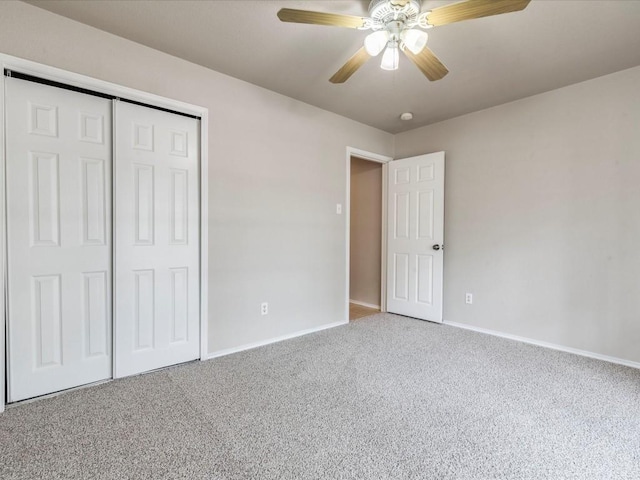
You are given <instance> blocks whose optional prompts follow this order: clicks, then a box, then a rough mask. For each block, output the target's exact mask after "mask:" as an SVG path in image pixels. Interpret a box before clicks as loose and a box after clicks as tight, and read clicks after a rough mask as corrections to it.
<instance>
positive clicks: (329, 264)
mask: <svg viewBox="0 0 640 480" xmlns="http://www.w3.org/2000/svg"><path fill="white" fill-rule="evenodd" d="M0 52H1V53H5V54H9V55H14V56H17V57H22V58H26V59H29V60H34V61H37V62H41V63H45V64H48V65H53V66H56V67H59V68H63V69H65V70H70V71H73V72H78V73H82V74H85V75H89V76H92V77H95V78H99V79H102V80H107V81H111V82H114V83H118V84H121V85H125V86H128V87H132V88H136V89H139V90H144V91H148V92H151V93H155V94H158V95H162V96H166V97H169V98H174V99H178V100H181V101H184V102H189V103H193V104H197V105H201V106H204V107H207V108H208V109H209V114H210V129H209V150H210V154H209V158H208V159H207V160H208V162H209V239H210V240H209V245H208V248H209V259H210V260H209V278H210V284H209V333H210V335H209V351H210V352H215V351H219V350H223V349H228V348H234V347H238V346H241V345H245V344H249V343H253V342H261V341H265V340H269V339H271V338H274V337H278V336H283V335H289V334H292V333H295V332H298V331H301V330H304V329H309V328H315V327H320V326H322V325H326V324H329V323H332V322H337V321H342V320H344V319H345V315H344V313H345V305H346V302H347V298H346V292H347V285H346V278H345V262H346V249H347V246H346V244H345V242H346V230H345V229H346V215H336V213H335V211H336V204H337V203H342V204H345V201H346V199H345V194H346V192H345V190H346V189H345V185H346V171H345V155H346V147H347V146H351V147H355V148H360V149H363V150H367V151H371V152H376V153H380V154H385V155H391V154H392V149H393V137H392V135H390V134H387V133H384V132H382V131H380V130H376V129H374V128H371V127H367V126H365V125H362V124H360V123H357V122H354V121H351V120H348V119H346V118H344V117H340V116H338V115H335V114H332V113H329V112H327V111H324V110H320V109H318V108H315V107H312V106H310V105H307V104H304V103H301V102H298V101H296V100H293V99H291V98H287V97H284V96H282V95H279V94H276V93H273V92H270V91H268V90H265V89H262V88H259V87H256V86H254V85H251V84H248V83H246V82H242V81H239V80H236V79H233V78H231V77H228V76H225V75H222V74H219V73H217V72H214V71H212V70H208V69H206V68H203V67H201V66H198V65H195V64H192V63H189V62H186V61H183V60H180V59H178V58H175V57H172V56H170V55H166V54H164V53H161V52H158V51H155V50H152V49H150V48H147V47H144V46H142V45H139V44H136V43H133V42H130V41H128V40H125V39H122V38H119V37H116V36H113V35H110V34H107V33H105V32H102V31H100V30H97V29H95V28H92V27H88V26H86V25H82V24H80V23H77V22H74V21H71V20H68V19H66V18H64V17H60V16H57V15H54V14H52V13H49V12H46V11H44V10H42V9H39V8H36V7H33V6H30V5H27V4H25V3H21V2H13V1H6V2H0ZM265 301H267V302H269V315H268V316H266V317H265V316H261V315H260V303H261V302H265Z"/></svg>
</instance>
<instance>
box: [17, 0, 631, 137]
mask: <svg viewBox="0 0 640 480" xmlns="http://www.w3.org/2000/svg"><path fill="white" fill-rule="evenodd" d="M27 1H28V3H31V4H33V5H37V6H39V7H41V8H44V9H46V10H49V11H51V12H54V13H57V14H60V15H63V16H66V17H69V18H71V19H74V20H77V21H79V22H82V23H86V24H88V25H92V26H94V27H97V28H99V29H101V30H105V31H107V32H111V33H113V34H115V35H119V36H121V37H125V38H128V39H130V40H133V41H135V42H138V43H141V44H144V45H147V46H149V47H152V48H155V49H157V50H161V51H163V52H166V53H169V54H171V55H175V56H177V57H181V58H184V59H186V60H189V61H191V62H194V63H198V64H200V65H204V66H206V67H209V68H211V69H213V70H216V71H218V72H222V73H225V74H228V75H231V76H233V77H236V78H239V79H242V80H245V81H247V82H250V83H253V84H255V85H259V86H262V87H265V88H268V89H270V90H274V91H276V92H279V93H282V94H283V95H287V96H289V97H293V98H296V99H298V100H302V101H303V102H307V103H310V104H312V105H316V106H318V107H320V108H323V109H326V110H330V111H332V112H335V113H338V114H340V115H344V116H345V117H349V118H352V119H354V120H357V121H359V122H362V123H365V124H367V125H371V126H374V127H377V128H380V129H382V130H385V131H388V132H391V133H397V132H401V131H405V130H410V129H412V128H416V127H418V126H422V125H426V124H430V123H434V122H437V121H440V120H444V119H447V118H451V117H455V116H458V115H461V114H464V113H468V112H472V111H476V110H480V109H483V108H487V107H491V106H494V105H499V104H502V103H505V102H509V101H512V100H515V99H518V98H523V97H527V96H530V95H534V94H537V93H540V92H544V91H548V90H553V89H556V88H559V87H562V86H565V85H570V84H573V83H577V82H580V81H584V80H587V79H590V78H595V77H598V76H601V75H606V74H608V73H612V72H616V71H619V70H623V69H626V68H630V67H634V66H637V65H640V1H638V0H603V1H599V0H576V1H573V0H533V1H532V2H531V4H529V6H528V7H527V8H526V9H525V10H524V11H522V12H517V13H509V14H504V15H498V16H494V17H488V18H481V19H475V20H469V21H465V22H460V23H456V24H451V25H446V26H442V27H436V28H433V29H431V30H429V44H428V45H429V47H430V48H431V50H433V52H434V53H436V55H438V57H439V58H440V59H441V60H442V62H443V63H444V64H445V65H446V66H447V67H448V68H449V70H450V73H449V74H448V75H447V76H446V77H444V79H442V80H439V81H437V82H429V81H428V80H427V79H426V78H425V77H424V76H423V75H422V74H421V73H420V71H419V70H418V69H417V68H416V67H415V66H414V65H412V64H411V63H409V61H408V59H406V58H404V57H403V58H401V61H400V68H399V69H398V70H396V71H393V72H388V71H384V70H381V69H380V68H379V59H377V58H375V59H372V60H371V61H369V63H367V64H366V65H365V66H364V67H362V68H361V69H360V70H359V71H357V72H356V73H355V74H354V75H353V76H352V77H351V79H350V80H349V81H347V83H345V84H343V85H334V84H331V83H329V81H328V79H329V77H331V75H333V73H334V72H335V71H336V70H337V69H338V68H339V67H340V66H341V65H342V64H343V63H344V62H345V61H346V60H347V59H348V58H349V57H350V56H351V55H352V54H353V53H354V52H355V51H356V50H357V49H359V48H360V47H361V46H362V41H363V39H364V37H365V36H366V35H367V33H368V32H366V31H359V30H351V29H343V28H338V27H325V26H318V25H303V24H292V23H282V22H280V21H279V20H278V18H277V17H276V12H277V11H278V10H279V9H280V8H281V7H287V8H300V9H306V10H315V11H322V12H334V13H346V14H351V15H358V16H367V7H368V3H369V2H368V1H367V0H343V1H335V0H331V1H315V0H229V1H226V0H213V1H202V0H196V1H191V0H165V1H150V0H137V1H130V0H111V1H101V0H84V1H76V0H27ZM447 3H453V2H450V1H430V0H425V1H423V10H425V9H431V8H434V7H436V6H440V5H443V4H447ZM402 112H412V113H413V114H414V119H413V120H411V121H409V122H403V121H401V120H399V115H400V113H402Z"/></svg>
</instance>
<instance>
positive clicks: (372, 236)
mask: <svg viewBox="0 0 640 480" xmlns="http://www.w3.org/2000/svg"><path fill="white" fill-rule="evenodd" d="M350 219H351V232H350V243H351V246H350V247H351V248H350V254H349V263H350V265H349V273H350V282H349V298H350V299H351V300H355V301H358V302H364V303H368V304H370V305H378V306H379V305H380V263H381V257H380V255H381V251H380V250H381V245H382V239H381V236H382V164H381V163H376V162H370V161H367V160H363V159H361V158H356V157H351V215H350Z"/></svg>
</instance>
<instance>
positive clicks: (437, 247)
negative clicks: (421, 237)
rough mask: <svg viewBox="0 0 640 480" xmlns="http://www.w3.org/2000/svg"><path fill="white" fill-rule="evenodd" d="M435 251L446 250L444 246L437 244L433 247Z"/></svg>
mask: <svg viewBox="0 0 640 480" xmlns="http://www.w3.org/2000/svg"><path fill="white" fill-rule="evenodd" d="M433 249H434V250H440V249H442V250H444V245H438V244H437V243H436V244H435V245H434V246H433Z"/></svg>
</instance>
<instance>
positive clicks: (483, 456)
mask: <svg viewBox="0 0 640 480" xmlns="http://www.w3.org/2000/svg"><path fill="white" fill-rule="evenodd" d="M0 478H2V479H3V480H9V479H59V478H65V479H124V478H127V479H147V478H148V479H164V478H171V479H178V478H184V479H204V478H206V479H494V478H504V479H545V478H548V479H640V371H638V370H634V369H631V368H626V367H621V366H616V365H612V364H608V363H604V362H599V361H596V360H590V359H586V358H581V357H577V356H573V355H570V354H565V353H561V352H556V351H552V350H546V349H542V348H538V347H534V346H529V345H525V344H521V343H517V342H513V341H509V340H504V339H500V338H494V337H490V336H486V335H482V334H478V333H473V332H468V331H464V330H460V329H456V328H453V327H447V326H440V325H434V324H429V323H426V322H421V321H417V320H412V319H407V318H403V317H398V316H394V315H385V314H378V315H375V316H373V317H369V318H367V319H363V320H358V321H357V322H354V323H351V324H349V325H346V326H343V327H338V328H335V329H331V330H327V331H323V332H320V333H316V334H312V335H308V336H305V337H300V338H296V339H293V340H289V341H286V342H281V343H278V344H274V345H270V346H267V347H262V348H259V349H255V350H251V351H247V352H242V353H239V354H235V355H231V356H228V357H224V358H220V359H216V360H211V361H207V362H196V363H192V364H188V365H183V366H179V367H175V368H172V369H168V370H163V371H160V372H155V373H151V374H148V375H143V376H139V377H135V378H128V379H124V380H117V381H113V382H110V383H107V384H104V385H101V386H97V387H92V388H87V389H82V390H77V391H73V392H69V393H65V394H63V395H60V396H58V397H55V398H49V399H43V400H39V401H36V402H33V403H29V404H23V405H19V406H16V407H13V408H10V409H8V411H7V412H6V413H4V414H2V415H0Z"/></svg>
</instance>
